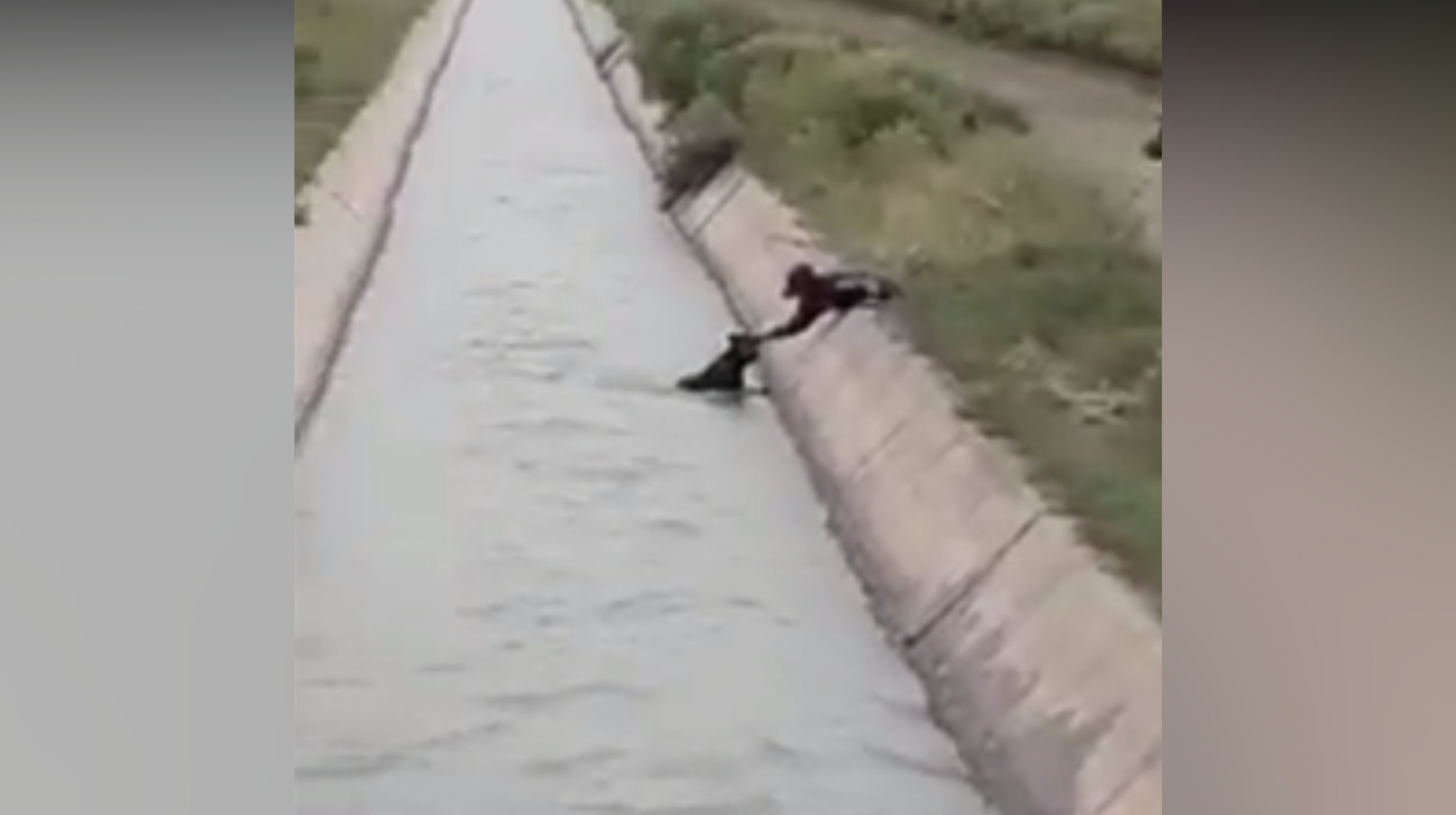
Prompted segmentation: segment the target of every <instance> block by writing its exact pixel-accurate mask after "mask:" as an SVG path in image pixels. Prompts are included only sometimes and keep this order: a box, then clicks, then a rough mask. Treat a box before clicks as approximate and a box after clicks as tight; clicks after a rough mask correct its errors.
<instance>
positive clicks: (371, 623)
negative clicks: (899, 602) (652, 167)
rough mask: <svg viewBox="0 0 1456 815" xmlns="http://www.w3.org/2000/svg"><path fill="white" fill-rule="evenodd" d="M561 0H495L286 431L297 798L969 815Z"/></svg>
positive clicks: (713, 294) (414, 805)
mask: <svg viewBox="0 0 1456 815" xmlns="http://www.w3.org/2000/svg"><path fill="white" fill-rule="evenodd" d="M654 203H655V196H654V189H653V185H652V182H651V179H650V177H649V175H648V173H647V171H646V169H645V167H644V164H643V162H642V160H641V158H640V155H639V153H638V151H637V148H636V147H635V146H634V144H633V143H632V140H631V138H630V136H629V135H628V133H627V132H626V131H625V130H624V128H623V127H622V125H621V123H620V122H619V120H618V119H617V117H616V115H615V113H614V111H613V107H612V103H611V101H610V99H609V97H608V94H607V92H606V91H605V89H604V88H603V86H602V85H601V84H600V82H599V81H598V79H597V77H596V75H595V74H594V72H593V69H592V66H591V64H590V61H589V58H588V57H587V55H586V53H585V51H584V49H583V48H582V47H581V44H580V42H579V40H578V39H577V37H576V34H575V33H574V31H573V29H572V25H571V21H570V18H569V16H568V12H567V10H566V8H565V7H564V6H563V4H561V3H559V2H532V3H520V2H509V3H508V2H502V0H476V2H475V3H474V4H473V6H472V7H471V8H470V10H469V11H468V13H467V14H466V16H465V17H464V21H463V25H462V28H461V29H460V34H459V39H458V42H457V44H456V46H455V48H454V51H453V54H452V56H451V57H450V61H449V63H448V66H447V67H446V69H445V72H444V74H443V75H442V77H441V79H440V83H439V86H438V88H437V90H436V93H435V96H434V99H433V102H432V107H431V110H430V115H429V118H428V122H427V125H426V127H425V129H424V131H423V132H422V134H421V136H420V138H419V141H418V143H417V145H416V148H415V151H414V155H413V159H412V162H411V164H410V168H409V171H408V175H407V176H406V178H405V180H404V184H403V187H402V189H401V191H400V193H399V198H398V200H397V211H396V215H395V218H394V222H393V225H392V227H391V231H390V234H389V238H388V241H387V243H386V245H385V247H384V249H383V252H382V255H381V256H380V258H379V261H378V264H377V267H376V269H375V272H374V276H373V282H372V284H371V286H370V289H369V290H368V292H367V294H366V295H365V296H364V298H363V300H362V302H361V303H360V304H359V307H358V309H357V312H356V314H355V317H354V321H353V327H352V330H351V334H350V339H349V342H348V343H347V345H346V346H345V347H344V349H343V351H342V353H341V355H340V356H339V358H338V360H337V364H336V365H335V368H334V371H333V375H332V381H331V384H330V386H329V390H328V393H327V395H326V396H325V397H324V399H323V400H322V402H321V403H320V405H319V407H318V410H317V413H316V414H315V416H314V418H313V420H312V423H311V425H310V429H309V432H308V434H307V436H306V437H305V439H304V441H303V442H302V447H301V449H300V451H299V457H298V463H297V469H296V474H295V491H296V502H297V507H298V526H297V564H296V578H295V585H296V589H295V592H296V596H295V619H296V623H295V624H296V643H295V648H296V674H297V676H296V683H297V684H296V692H295V704H296V718H297V723H298V724H297V728H298V731H297V745H296V773H297V812H299V813H307V815H325V814H326V813H329V814H337V815H342V814H343V813H377V814H378V815H424V813H439V814H441V815H443V814H444V813H449V814H450V815H463V813H482V814H483V815H565V814H566V813H602V814H603V815H616V814H617V813H621V814H622V815H629V814H630V813H660V814H662V815H666V814H667V813H673V814H674V815H689V814H691V815H748V814H749V813H752V814H753V815H771V814H772V813H785V814H786V815H952V814H954V815H968V814H970V815H975V814H976V813H984V812H987V811H988V810H987V809H986V807H985V805H984V804H983V803H982V802H981V799H980V797H979V796H978V795H977V793H976V792H975V791H974V790H973V789H972V787H971V786H970V784H968V783H967V782H966V781H965V780H964V779H963V774H962V770H961V769H960V762H959V760H958V758H957V756H956V754H955V751H954V749H953V747H952V744H951V742H950V740H949V739H948V738H947V737H946V736H945V735H943V734H942V733H941V732H940V731H939V730H937V729H936V728H935V727H934V726H933V725H932V723H931V722H930V720H929V718H928V716H927V714H926V713H925V702H924V696H923V693H922V691H921V689H920V686H919V684H918V683H917V682H916V681H915V679H914V677H913V676H912V675H911V673H910V672H909V671H908V670H907V669H906V668H905V667H904V666H903V664H902V663H901V661H900V660H899V658H898V657H897V655H896V654H895V653H894V651H893V650H892V649H891V648H890V646H889V645H887V644H886V642H885V641H884V639H883V637H882V636H881V635H880V633H879V631H878V630H877V629H876V627H875V625H874V623H873V621H872V619H871V617H870V616H869V614H868V612H867V611H866V609H865V607H864V599H863V596H862V593H861V591H860V589H859V587H858V585H857V584H856V582H855V580H854V578H853V577H852V576H851V574H850V573H849V571H848V570H847V569H846V567H845V565H844V562H843V557H842V555H841V553H840V551H839V548H838V546H837V544H836V543H835V541H834V540H833V539H831V538H830V537H829V536H828V534H827V533H826V532H825V531H824V524H823V510H822V508H821V507H820V506H819V505H818V504H817V503H816V501H815V498H814V495H813V492H812V490H811V488H810V485H809V483H808V480H807V478H806V476H805V474H804V471H803V468H802V467H801V465H800V463H799V462H798V460H797V458H796V456H795V454H794V451H793V448H792V445H791V443H790V441H789V439H788V438H787V437H786V435H785V434H784V432H783V430H782V429H781V428H780V426H779V424H778V422H777V419H776V417H775V414H774V412H773V409H772V407H771V406H770V405H767V404H765V403H762V402H758V403H748V404H744V405H739V406H732V405H723V404H713V403H710V402H707V401H704V400H699V399H694V398H688V397H685V396H682V395H678V394H675V393H673V392H672V391H671V390H669V389H666V388H664V387H663V385H664V383H669V382H671V381H672V380H673V378H675V377H676V376H677V375H678V374H680V373H682V372H684V371H685V370H687V369H689V368H691V367H693V366H695V365H697V364H699V363H700V362H701V361H702V360H703V359H705V358H706V356H707V355H709V354H711V353H713V352H714V351H715V350H716V349H717V347H718V344H719V342H720V340H721V337H722V335H723V333H724V332H725V331H726V330H727V329H728V327H729V326H730V324H731V322H730V319H729V315H728V313H727V311H726V309H725V307H724V306H723V304H722V302H721V298H720V295H719V294H718V292H717V290H716V289H715V288H714V287H713V285H712V284H711V282H710V281H709V279H708V277H707V276H706V275H705V274H703V273H702V271H701V270H700V269H699V268H698V267H697V265H696V263H695V261H694V259H693V258H692V256H691V255H690V254H689V252H688V251H687V249H686V248H685V247H684V245H683V244H682V241H681V240H680V238H679V237H678V236H677V235H676V234H675V233H674V231H673V230H672V228H671V226H670V225H669V223H668V222H667V221H666V220H665V219H664V218H663V216H662V215H661V214H659V213H658V212H657V211H656V209H655V206H654Z"/></svg>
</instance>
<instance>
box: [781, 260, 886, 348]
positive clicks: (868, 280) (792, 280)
mask: <svg viewBox="0 0 1456 815" xmlns="http://www.w3.org/2000/svg"><path fill="white" fill-rule="evenodd" d="M899 295H900V290H899V288H898V287H897V286H896V285H895V284H894V283H893V282H891V281H889V280H886V279H885V278H883V277H880V276H878V275H874V274H870V273H869V272H858V271H838V272H820V271H818V270H816V269H815V268H814V267H813V266H811V265H809V264H807V263H797V264H795V265H794V267H793V268H792V269H790V270H789V274H788V277H787V278H786V280H785V281H784V290H783V296H784V297H785V299H789V300H794V301H796V306H795V309H794V313H793V315H792V316H791V317H789V319H788V320H786V321H784V323H783V324H781V325H779V326H777V327H774V328H771V329H769V330H767V331H765V332H763V333H762V334H759V335H758V340H759V341H760V342H772V341H774V340H782V339H787V338H789V337H794V336H798V335H799V334H802V333H804V332H805V331H807V330H809V328H810V327H811V326H813V325H814V323H816V322H818V320H819V318H821V317H823V316H824V315H826V314H832V315H834V319H835V320H836V321H838V320H839V319H842V318H843V317H844V315H846V314H848V313H849V312H851V311H853V310H854V309H857V308H861V307H871V306H876V305H880V304H882V303H885V302H888V301H890V300H893V299H895V298H897V297H899Z"/></svg>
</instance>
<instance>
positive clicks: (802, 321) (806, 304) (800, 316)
mask: <svg viewBox="0 0 1456 815" xmlns="http://www.w3.org/2000/svg"><path fill="white" fill-rule="evenodd" d="M824 311H825V307H824V306H823V305H821V304H820V303H819V302H818V301H817V300H815V299H811V298H804V299H802V300H800V301H799V308H798V309H797V310H796V311H795V312H794V316H792V317H790V318H789V319H788V320H787V321H786V322H784V323H783V324H782V325H780V326H778V327H776V328H771V329H769V330H768V331H765V332H764V333H762V334H760V335H759V340H760V341H762V342H770V341H772V340H782V339H787V338H789V337H793V336H795V335H798V334H802V333H804V332H805V331H807V330H809V326H811V325H813V324H814V321H815V320H817V319H819V317H820V315H822V314H823V313H824Z"/></svg>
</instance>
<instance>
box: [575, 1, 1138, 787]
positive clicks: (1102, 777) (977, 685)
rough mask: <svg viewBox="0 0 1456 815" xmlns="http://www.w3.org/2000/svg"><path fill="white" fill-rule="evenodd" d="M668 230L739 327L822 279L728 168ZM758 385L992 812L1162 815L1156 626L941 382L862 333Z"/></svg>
mask: <svg viewBox="0 0 1456 815" xmlns="http://www.w3.org/2000/svg"><path fill="white" fill-rule="evenodd" d="M563 2H564V3H565V4H566V6H567V8H568V9H569V10H570V12H571V16H572V20H573V24H574V25H575V27H576V30H577V32H578V34H579V35H580V36H581V38H582V41H583V43H584V44H585V46H586V50H587V51H588V53H589V56H590V57H591V58H592V60H593V64H594V65H595V67H596V70H597V72H598V74H599V75H600V76H601V77H602V79H603V82H604V83H605V84H606V86H607V88H608V89H609V91H610V94H611V97H612V101H613V103H614V105H615V106H616V108H617V111H618V112H619V114H620V116H621V118H622V120H623V122H624V124H625V125H626V126H627V127H628V129H629V130H630V131H631V132H632V134H633V136H634V137H635V138H636V140H637V142H638V144H639V146H640V147H641V149H642V151H643V154H644V156H645V158H646V160H647V162H648V164H649V166H651V167H652V168H653V170H654V172H657V171H659V168H660V167H661V166H662V164H663V156H664V153H665V144H666V141H665V139H664V138H663V136H662V133H661V131H660V129H659V124H660V121H661V110H660V108H658V107H657V106H654V105H652V104H651V103H649V102H648V101H647V100H646V99H645V98H644V96H643V93H642V82H641V78H640V76H639V75H638V74H637V72H636V69H635V67H634V66H633V64H632V62H631V60H630V59H623V58H620V57H621V54H622V53H623V52H624V51H625V50H627V49H630V44H626V43H623V42H622V41H621V37H622V35H621V33H620V32H619V31H617V30H616V29H615V27H614V26H613V25H611V18H610V15H609V13H608V12H607V11H606V10H605V9H604V8H601V7H600V6H596V5H594V4H592V2H591V0H563ZM603 55H610V56H611V57H612V58H611V59H601V58H600V57H601V56H603ZM670 220H671V221H672V222H673V223H674V225H675V226H676V227H677V229H678V231H679V232H680V233H681V234H682V236H683V238H684V240H686V241H687V243H688V244H689V246H690V248H691V249H692V251H693V252H694V254H695V255H697V257H698V258H699V259H700V260H701V261H702V262H703V264H704V266H705V267H706V268H707V269H708V270H709V272H710V274H711V275H712V276H713V277H714V278H715V279H716V282H717V283H718V285H719V286H720V288H721V289H722V290H723V293H724V295H725V297H726V299H727V300H728V302H729V305H730V307H731V309H732V310H733V312H734V314H735V315H736V317H737V318H738V319H739V320H740V322H743V323H744V324H746V325H763V324H766V323H768V322H771V321H773V320H775V319H776V318H778V317H780V316H781V312H782V310H783V308H784V304H783V301H782V299H781V297H780V296H779V289H780V286H781V283H782V275H783V272H784V270H785V269H787V268H788V267H789V266H790V265H791V264H792V263H794V262H796V261H799V260H809V261H811V262H819V263H824V264H828V265H832V264H834V263H835V262H836V261H835V258H833V256H832V255H831V253H829V252H827V251H825V250H824V249H823V248H822V247H821V246H819V244H818V241H817V240H816V239H815V238H814V236H813V235H812V234H810V233H809V231H808V230H807V229H805V228H804V227H803V226H802V224H801V220H800V218H799V217H798V216H797V214H796V213H795V212H794V211H793V210H792V209H791V208H789V207H788V206H786V205H785V204H784V203H783V202H782V201H781V200H780V199H779V198H778V197H777V196H776V195H775V194H774V193H773V192H772V190H770V189H769V187H768V186H767V185H765V184H764V183H762V182H761V181H760V180H759V179H757V178H754V177H753V176H752V175H751V174H749V173H748V172H746V171H745V170H744V169H743V168H742V167H739V166H734V167H731V168H729V169H728V170H726V171H724V172H723V173H721V174H720V175H719V176H718V177H717V178H716V179H715V180H714V181H713V182H712V183H710V184H709V185H708V186H707V187H706V188H704V189H703V190H701V191H700V192H699V193H698V194H696V195H694V196H690V197H689V198H688V200H686V201H685V202H683V203H681V204H679V205H678V206H677V207H676V208H675V209H674V211H673V212H672V213H671V214H670ZM764 368H765V375H766V377H767V379H768V381H769V384H770V387H771V389H772V390H773V392H774V401H775V404H776V407H777V409H778V410H779V412H780V414H781V416H782V417H783V420H784V423H785V425H786V426H787V428H788V431H789V433H790V435H791V437H792V438H793V440H794V443H795V445H796V446H797V447H798V449H799V452H800V454H801V457H802V458H803V459H804V461H805V463H806V465H807V468H808V469H809V471H810V476H811V478H812V480H813V482H814V485H815V488H816V490H817V491H818V492H819V494H820V497H821V500H822V501H823V503H824V505H825V507H826V509H827V511H828V513H829V521H830V524H831V525H832V526H833V527H834V529H835V531H836V533H837V535H838V537H839V539H840V541H841V543H842V545H843V547H844V550H845V553H846V557H847V560H849V562H850V565H851V567H852V568H853V569H854V571H855V572H856V574H857V575H858V576H859V578H860V580H861V582H862V583H863V585H864V586H865V588H866V591H867V593H868V595H869V598H870V603H871V607H872V609H873V611H874V613H875V616H876V618H877V619H878V621H879V623H880V624H881V626H882V627H883V628H884V629H885V630H886V631H887V633H888V634H889V635H890V637H891V638H892V639H893V640H894V641H895V643H896V644H897V645H898V646H899V648H900V650H901V653H902V654H903V655H904V656H905V658H906V659H907V661H908V662H909V663H910V665H911V666H912V667H913V668H914V669H915V671H916V673H917V674H918V675H919V676H920V678H921V680H922V683H923V684H924V686H925V689H926V692H927V695H928V698H929V702H930V706H931V712H932V714H933V715H934V716H935V718H936V720H937V721H938V722H939V723H940V725H941V726H942V727H943V728H944V729H945V730H946V731H947V732H948V733H949V734H950V736H951V737H952V738H953V739H954V741H955V742H956V745H957V747H958V748H959V750H960V752H961V754H962V757H963V758H964V759H965V761H966V764H967V767H968V769H969V771H970V773H971V775H972V776H973V779H974V780H975V781H976V782H978V785H979V786H980V787H981V789H982V791H983V792H985V793H986V794H987V795H989V796H990V797H991V798H992V799H993V801H994V803H995V804H996V806H997V808H998V809H1000V810H1001V811H1002V812H1004V813H1005V815H1161V813H1162V811H1163V807H1162V763H1163V762H1162V693H1163V688H1162V628H1161V625H1160V623H1159V622H1158V620H1157V619H1156V617H1155V616H1154V615H1153V614H1152V613H1151V612H1150V611H1149V609H1148V608H1147V607H1146V606H1145V605H1144V603H1143V601H1142V599H1141V598H1140V597H1139V596H1138V595H1137V594H1136V593H1135V592H1134V591H1133V590H1132V589H1130V588H1129V587H1128V586H1127V585H1126V584H1124V583H1123V582H1122V581H1121V580H1120V579H1118V578H1117V577H1115V576H1113V575H1112V574H1110V573H1109V572H1108V571H1107V570H1106V568H1105V567H1104V565H1103V563H1102V562H1101V561H1100V560H1099V558H1098V556H1097V555H1096V554H1095V552H1094V551H1093V550H1092V549H1091V548H1090V547H1087V546H1085V545H1084V544H1082V543H1081V542H1080V541H1079V540H1078V537H1077V532H1076V529H1075V527H1074V525H1073V524H1072V523H1071V522H1070V521H1069V520H1068V519H1066V518H1064V517H1061V516H1059V515H1058V514H1056V513H1055V512H1053V511H1052V510H1051V509H1050V508H1049V507H1048V505H1047V504H1046V503H1045V502H1044V501H1043V500H1042V499H1041V497H1040V496H1039V495H1038V494H1037V492H1036V490H1035V489H1034V488H1032V487H1031V486H1030V484H1029V482H1028V480H1027V478H1026V476H1025V470H1024V467H1023V466H1022V465H1021V464H1020V462H1019V461H1018V460H1017V459H1016V457H1015V456H1014V455H1012V454H1010V453H1009V452H1008V451H1007V450H1005V449H1004V447H1002V446H1001V445H1000V444H998V443H996V442H995V441H993V440H991V439H990V438H988V437H986V436H985V435H984V434H983V433H981V432H980V431H979V430H978V429H977V428H976V427H975V426H974V425H973V424H971V423H969V422H967V421H965V420H964V419H963V418H961V416H960V415H959V412H958V411H957V409H956V406H955V404H954V401H953V399H952V398H951V396H950V390H949V389H948V388H947V387H946V385H945V383H944V380H943V378H942V376H941V375H940V373H939V372H938V370H937V369H936V368H935V367H934V366H933V365H932V364H931V363H930V362H929V361H928V360H926V359H925V358H924V357H923V356H922V355H920V354H918V353H917V352H915V351H914V350H913V349H912V348H910V347H909V345H908V344H907V343H905V342H904V341H902V340H901V339H899V337H898V332H897V331H896V330H895V327H894V326H893V325H891V324H889V323H888V321H886V320H884V319H881V318H878V317H876V316H874V315H870V314H855V315H851V316H850V317H849V318H848V319H846V320H845V321H843V322H842V323H841V324H840V325H839V326H838V327H837V328H836V329H834V332H833V333H832V334H828V335H822V334H821V335H815V336H811V337H809V338H808V339H806V340H804V341H802V342H799V343H794V344H793V345H792V346H788V347H783V348H778V347H775V348H773V349H771V350H770V351H769V352H768V353H767V354H766V356H765V359H764Z"/></svg>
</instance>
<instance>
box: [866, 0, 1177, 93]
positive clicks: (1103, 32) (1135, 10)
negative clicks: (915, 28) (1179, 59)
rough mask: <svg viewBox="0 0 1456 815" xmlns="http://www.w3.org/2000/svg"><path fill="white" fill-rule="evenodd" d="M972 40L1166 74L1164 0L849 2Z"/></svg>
mask: <svg viewBox="0 0 1456 815" xmlns="http://www.w3.org/2000/svg"><path fill="white" fill-rule="evenodd" d="M846 1H851V2H856V3H859V4H860V5H864V6H870V7H873V8H878V9H882V10H886V11H893V12H898V13H902V14H907V15H910V16H913V17H916V18H918V19H921V20H925V21H928V22H931V23H935V24H937V25H940V26H943V27H945V28H949V29H951V30H953V31H955V32H957V33H959V34H962V35H964V36H966V37H969V38H972V39H991V40H999V41H1002V42H1007V43H1011V44H1014V45H1021V46H1029V47H1036V48H1048V49H1052V50H1057V51H1063V52H1066V53H1071V54H1075V55H1077V56H1080V57H1085V58H1087V59H1091V60H1096V61H1098V62H1103V63H1107V64H1111V65H1116V66H1118V67H1122V68H1127V69H1131V70H1134V71H1137V72H1139V73H1142V74H1148V75H1153V76H1160V75H1161V74H1162V72H1163V0H1076V2H1069V0H846Z"/></svg>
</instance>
